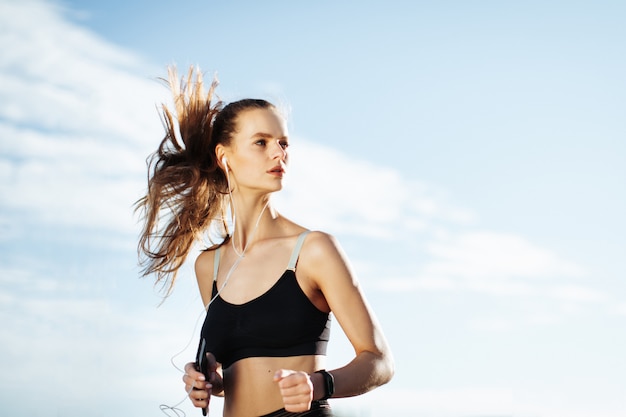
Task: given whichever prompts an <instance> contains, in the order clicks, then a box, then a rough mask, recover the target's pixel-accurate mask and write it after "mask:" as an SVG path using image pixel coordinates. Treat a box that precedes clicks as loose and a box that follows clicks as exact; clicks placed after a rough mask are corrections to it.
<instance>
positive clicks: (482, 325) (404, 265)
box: [0, 0, 626, 417]
mask: <svg viewBox="0 0 626 417" xmlns="http://www.w3.org/2000/svg"><path fill="white" fill-rule="evenodd" d="M181 3H182V2H181ZM625 19H626V5H625V4H624V3H623V2H620V1H604V0H602V1H597V2H593V3H592V2H583V1H567V2H566V1H552V2H538V1H525V2H513V1H511V2H506V1H472V2H466V1H441V2H425V1H414V2H408V1H407V2H400V1H395V2H394V1H391V2H382V1H359V2H348V1H346V2H330V1H317V2H293V1H292V2H288V1H283V2H278V1H267V2H238V1H233V2H211V1H204V2H200V1H190V2H184V4H182V5H181V4H176V2H161V1H159V2H147V1H135V0H129V1H124V2H121V1H120V2H118V1H109V2H96V1H64V2H50V1H39V0H25V1H17V0H0V50H2V53H1V54H0V272H1V273H0V319H1V323H2V326H0V341H1V342H2V343H0V366H1V368H2V370H3V372H2V373H1V375H0V403H1V404H2V406H3V407H2V408H3V414H6V415H11V416H17V417H20V416H27V415H28V416H29V417H36V416H44V415H46V416H48V415H56V416H59V417H74V416H83V415H85V414H86V413H89V415H93V416H114V415H115V416H119V415H142V416H152V415H155V416H158V415H163V414H162V413H161V412H160V411H159V408H158V406H159V404H161V403H167V404H174V403H177V402H178V401H180V400H181V399H183V397H184V392H183V390H182V386H181V383H180V377H181V375H180V373H179V372H178V371H177V370H176V369H175V368H174V367H173V366H172V365H171V364H170V358H171V357H172V356H173V355H175V354H176V353H177V352H179V351H181V350H183V349H184V348H185V346H186V344H187V342H188V341H189V340H191V346H190V348H188V349H187V350H186V351H185V352H184V353H183V354H181V355H180V356H178V357H176V358H175V359H174V362H175V363H177V364H178V365H179V366H182V364H184V363H185V362H186V361H187V360H189V359H191V358H192V357H193V354H194V349H195V343H196V339H195V334H196V333H194V332H197V329H196V330H194V323H195V322H196V320H197V319H198V318H200V319H201V313H202V306H201V302H200V300H199V298H198V296H197V293H196V288H195V281H194V277H193V274H192V272H191V269H190V268H189V265H186V266H185V268H184V271H183V273H182V274H181V277H180V282H179V283H178V285H177V288H176V291H175V293H174V295H172V297H171V298H170V299H168V300H167V301H166V302H165V303H164V304H163V305H162V306H160V307H158V308H157V305H158V304H159V301H160V298H159V295H158V293H157V292H156V291H155V289H154V288H153V286H152V283H151V282H150V280H148V279H144V280H142V279H139V278H138V268H137V266H136V253H135V244H136V238H137V233H138V226H137V224H136V220H137V219H136V218H135V217H134V216H133V213H132V210H131V206H132V203H133V201H135V200H136V199H137V198H138V197H139V196H140V195H141V193H142V191H143V189H144V187H145V157H146V156H147V155H148V154H149V153H150V152H151V151H153V150H154V149H155V147H156V146H157V144H158V142H159V140H160V138H161V135H162V132H161V125H160V121H159V118H158V113H157V109H156V107H157V106H158V104H159V103H162V102H167V101H168V100H169V97H168V94H167V91H166V89H165V88H164V87H163V86H162V84H160V83H159V82H158V81H157V78H158V77H162V76H164V75H165V68H166V66H167V65H168V64H176V65H178V67H179V68H180V69H185V68H187V67H188V66H189V65H190V64H197V65H200V67H201V68H202V69H203V70H205V71H206V73H207V75H208V76H211V74H213V73H215V72H217V74H218V76H219V79H220V83H221V85H220V89H219V93H220V95H221V97H222V98H223V99H224V100H227V101H228V100H233V99H237V98H242V97H248V96H255V97H263V98H267V99H270V100H273V101H275V102H277V103H279V104H281V105H283V106H284V107H286V108H288V109H289V114H290V116H289V124H290V130H291V132H290V133H291V136H292V141H291V143H292V146H290V149H291V150H292V160H291V166H290V171H289V178H288V183H287V186H286V188H285V190H284V191H283V192H282V193H280V194H278V195H276V196H275V199H276V204H277V205H278V207H279V209H280V210H281V211H282V212H283V213H284V214H285V215H287V216H288V217H291V218H293V219H295V220H298V221H300V222H302V223H303V224H305V225H307V226H308V227H310V228H314V229H322V230H326V231H328V232H330V233H333V234H335V235H336V236H337V237H338V238H339V240H340V242H341V243H342V245H343V246H344V249H345V250H346V252H347V253H348V255H349V257H350V259H351V261H352V262H353V264H354V267H355V270H356V271H357V273H358V275H359V278H360V280H361V282H362V284H363V287H364V289H365V292H366V294H367V296H368V298H369V300H370V302H371V304H372V305H373V306H374V308H375V310H376V312H377V314H378V316H379V318H380V320H381V322H382V324H383V327H384V330H385V332H386V334H387V337H388V338H389V341H390V343H391V345H392V348H393V351H394V354H395V357H396V362H397V374H396V377H395V379H394V380H393V381H392V382H391V383H390V384H389V385H387V386H385V387H383V388H381V389H379V390H376V391H374V392H372V393H369V394H367V395H364V396H361V397H358V398H355V399H341V400H335V401H333V406H334V407H335V409H336V410H338V411H339V412H340V413H343V415H351V416H367V417H378V416H385V415H389V414H390V413H391V414H393V415H398V416H418V415H419V416H425V417H478V416H481V417H482V416H493V417H495V416H512V415H513V416H520V417H522V416H523V417H535V416H537V417H539V416H545V417H560V416H567V417H591V416H593V417H596V416H603V417H617V416H623V415H624V413H625V412H626V377H624V375H626V357H625V356H624V353H623V352H624V351H626V283H625V281H624V278H626V277H625V275H626V274H625V272H626V256H625V255H626V240H625V238H624V236H625V235H626V221H625V220H624V215H623V213H626V191H625V190H626V141H625V139H626V124H625V122H624V113H625V109H626V102H625V101H626V80H625V78H624V76H623V74H625V73H626V58H625V56H624V54H623V53H622V51H623V49H624V40H625V39H626V25H624V21H625ZM350 355H351V352H350V347H349V345H348V344H347V342H346V341H345V339H344V338H343V335H342V334H341V329H340V327H339V326H338V325H335V327H334V328H333V338H332V341H331V346H330V351H329V364H330V367H333V366H340V365H342V364H343V363H344V362H345V361H346V360H348V359H349V358H350ZM182 407H183V408H184V409H185V410H186V411H187V413H188V415H194V413H198V411H197V410H194V409H193V408H192V407H190V406H189V404H187V403H184V404H183V406H182ZM220 408H221V405H220V403H219V401H215V404H214V406H213V409H212V414H214V415H219V410H220ZM389 410H391V411H392V412H390V411H389Z"/></svg>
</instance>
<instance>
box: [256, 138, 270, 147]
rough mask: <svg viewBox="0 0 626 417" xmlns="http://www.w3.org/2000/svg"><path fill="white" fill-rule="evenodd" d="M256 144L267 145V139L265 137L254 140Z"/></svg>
mask: <svg viewBox="0 0 626 417" xmlns="http://www.w3.org/2000/svg"><path fill="white" fill-rule="evenodd" d="M254 144H255V145H259V146H265V145H266V144H267V143H266V141H265V139H259V140H257V141H256V142H254Z"/></svg>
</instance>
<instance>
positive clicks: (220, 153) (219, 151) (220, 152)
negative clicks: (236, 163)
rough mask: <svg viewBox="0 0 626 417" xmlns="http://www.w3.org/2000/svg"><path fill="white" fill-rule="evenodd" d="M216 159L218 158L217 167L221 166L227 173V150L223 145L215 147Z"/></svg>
mask: <svg viewBox="0 0 626 417" xmlns="http://www.w3.org/2000/svg"><path fill="white" fill-rule="evenodd" d="M215 157H216V158H217V165H219V167H220V168H222V170H224V171H226V167H225V166H224V162H223V161H224V158H226V148H225V147H224V145H222V144H221V143H218V144H217V146H216V147H215Z"/></svg>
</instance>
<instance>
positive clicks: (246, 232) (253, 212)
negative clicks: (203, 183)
mask: <svg viewBox="0 0 626 417" xmlns="http://www.w3.org/2000/svg"><path fill="white" fill-rule="evenodd" d="M233 197H234V198H233V199H234V204H232V205H231V210H233V211H234V212H233V213H232V214H233V215H234V218H235V224H234V230H233V232H232V235H233V236H232V238H231V242H232V245H233V248H234V249H235V252H236V253H237V254H238V255H239V256H243V255H244V252H245V250H246V249H247V248H248V246H250V243H251V242H252V241H253V240H254V239H258V237H259V236H260V235H262V234H263V230H264V229H266V228H267V225H268V223H269V222H271V221H272V220H273V219H275V218H276V213H275V212H274V210H273V209H272V208H271V207H270V201H269V196H264V197H263V198H256V199H244V198H241V196H237V195H233Z"/></svg>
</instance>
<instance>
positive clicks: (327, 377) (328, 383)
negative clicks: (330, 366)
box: [315, 369, 335, 400]
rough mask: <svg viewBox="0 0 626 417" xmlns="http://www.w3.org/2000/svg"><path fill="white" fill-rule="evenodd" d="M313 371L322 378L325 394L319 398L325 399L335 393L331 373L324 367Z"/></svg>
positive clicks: (333, 379)
mask: <svg viewBox="0 0 626 417" xmlns="http://www.w3.org/2000/svg"><path fill="white" fill-rule="evenodd" d="M315 373H316V374H320V375H322V377H323V378H324V388H325V394H324V396H323V397H322V398H320V400H327V399H329V398H330V397H332V396H333V394H334V393H335V378H334V377H333V374H331V373H330V372H328V371H326V370H324V369H322V370H321V371H316V372H315Z"/></svg>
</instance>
